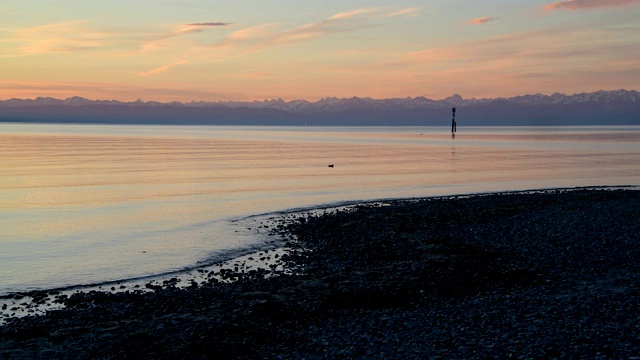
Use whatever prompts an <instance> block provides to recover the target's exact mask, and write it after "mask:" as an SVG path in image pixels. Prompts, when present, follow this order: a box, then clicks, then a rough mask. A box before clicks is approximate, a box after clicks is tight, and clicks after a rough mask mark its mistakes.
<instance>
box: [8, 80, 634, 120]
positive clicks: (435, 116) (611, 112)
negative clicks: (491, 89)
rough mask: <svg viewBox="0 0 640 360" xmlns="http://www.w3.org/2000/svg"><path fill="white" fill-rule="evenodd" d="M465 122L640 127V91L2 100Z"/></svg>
mask: <svg viewBox="0 0 640 360" xmlns="http://www.w3.org/2000/svg"><path fill="white" fill-rule="evenodd" d="M452 107H456V108H457V109H458V110H457V113H456V121H457V122H458V124H459V126H465V125H503V126H506V125H640V93H639V92H638V91H635V90H630V91H629V90H622V89H621V90H614V91H596V92H592V93H581V94H574V95H565V94H561V93H554V94H552V95H542V94H535V95H522V96H516V97H510V98H494V99H475V98H471V99H464V98H463V97H462V96H460V95H457V94H455V95H452V96H450V97H448V98H445V99H441V100H432V99H428V98H426V97H415V98H411V97H407V98H391V99H372V98H368V97H365V98H360V97H351V98H335V97H330V98H323V99H320V100H318V101H315V102H310V101H306V100H292V101H284V100H282V99H274V100H264V101H227V102H203V101H198V102H196V101H192V102H167V103H161V102H154V101H146V102H145V101H142V100H137V101H134V102H121V101H116V100H88V99H85V98H82V97H71V98H68V99H64V100H62V99H54V98H50V97H38V98H36V99H9V100H4V101H0V122H52V123H124V124H176V125H305V124H307V125H316V126H323V125H331V126H339V125H346V126H359V125H369V126H375V125H388V126H414V125H418V126H424V125H448V124H449V123H450V121H451V108H452Z"/></svg>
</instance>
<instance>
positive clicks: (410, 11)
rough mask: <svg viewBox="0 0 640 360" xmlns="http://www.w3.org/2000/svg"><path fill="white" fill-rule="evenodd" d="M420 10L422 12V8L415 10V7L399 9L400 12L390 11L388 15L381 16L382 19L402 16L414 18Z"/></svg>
mask: <svg viewBox="0 0 640 360" xmlns="http://www.w3.org/2000/svg"><path fill="white" fill-rule="evenodd" d="M420 10H422V8H417V7H414V8H406V9H400V10H397V11H392V12H390V13H387V14H384V15H382V17H394V16H402V15H413V16H415V15H416V13H417V12H418V11H420Z"/></svg>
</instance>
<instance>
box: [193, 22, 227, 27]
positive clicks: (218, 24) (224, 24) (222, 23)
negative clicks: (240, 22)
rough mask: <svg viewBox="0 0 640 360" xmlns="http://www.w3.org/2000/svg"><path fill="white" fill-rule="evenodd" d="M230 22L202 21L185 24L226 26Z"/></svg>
mask: <svg viewBox="0 0 640 360" xmlns="http://www.w3.org/2000/svg"><path fill="white" fill-rule="evenodd" d="M232 24H233V23H227V22H204V23H192V24H187V25H188V26H227V25H232Z"/></svg>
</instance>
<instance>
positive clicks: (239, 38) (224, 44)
mask: <svg viewBox="0 0 640 360" xmlns="http://www.w3.org/2000/svg"><path fill="white" fill-rule="evenodd" d="M419 10H420V8H405V9H400V10H389V9H388V8H384V7H365V8H358V9H354V10H351V11H347V12H341V13H336V14H334V15H332V16H329V17H328V18H326V19H324V20H321V21H317V22H313V23H308V24H305V25H301V26H298V27H294V28H289V29H282V28H281V25H280V24H278V23H267V24H262V25H257V26H253V27H249V28H245V29H240V30H237V31H235V32H233V33H231V34H229V35H228V36H227V37H226V38H225V39H224V40H222V41H221V42H220V43H218V44H217V45H216V46H214V48H217V49H220V48H230V47H233V46H238V45H240V46H249V47H248V48H246V49H245V51H244V53H245V54H247V53H252V52H255V51H261V50H265V49H267V48H271V47H275V46H281V45H285V44H292V43H299V42H303V41H309V40H312V39H315V38H318V37H321V36H326V35H331V34H339V33H346V32H352V31H356V30H360V29H364V28H368V27H371V26H376V23H375V20H380V19H383V18H388V17H396V16H413V15H415V14H416V13H417V12H418V11H419Z"/></svg>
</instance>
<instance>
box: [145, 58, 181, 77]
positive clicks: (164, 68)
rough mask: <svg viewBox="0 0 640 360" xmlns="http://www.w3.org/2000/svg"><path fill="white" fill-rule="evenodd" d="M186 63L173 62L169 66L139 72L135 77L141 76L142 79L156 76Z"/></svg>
mask: <svg viewBox="0 0 640 360" xmlns="http://www.w3.org/2000/svg"><path fill="white" fill-rule="evenodd" d="M186 63H187V61H186V60H182V61H178V62H174V63H171V64H167V65H163V66H160V67H157V68H155V69H151V70H149V71H145V72H141V73H138V74H136V75H137V76H143V77H144V76H150V75H156V74H160V73H163V72H166V71H169V70H170V69H172V68H174V67H176V66H179V65H183V64H186Z"/></svg>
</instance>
